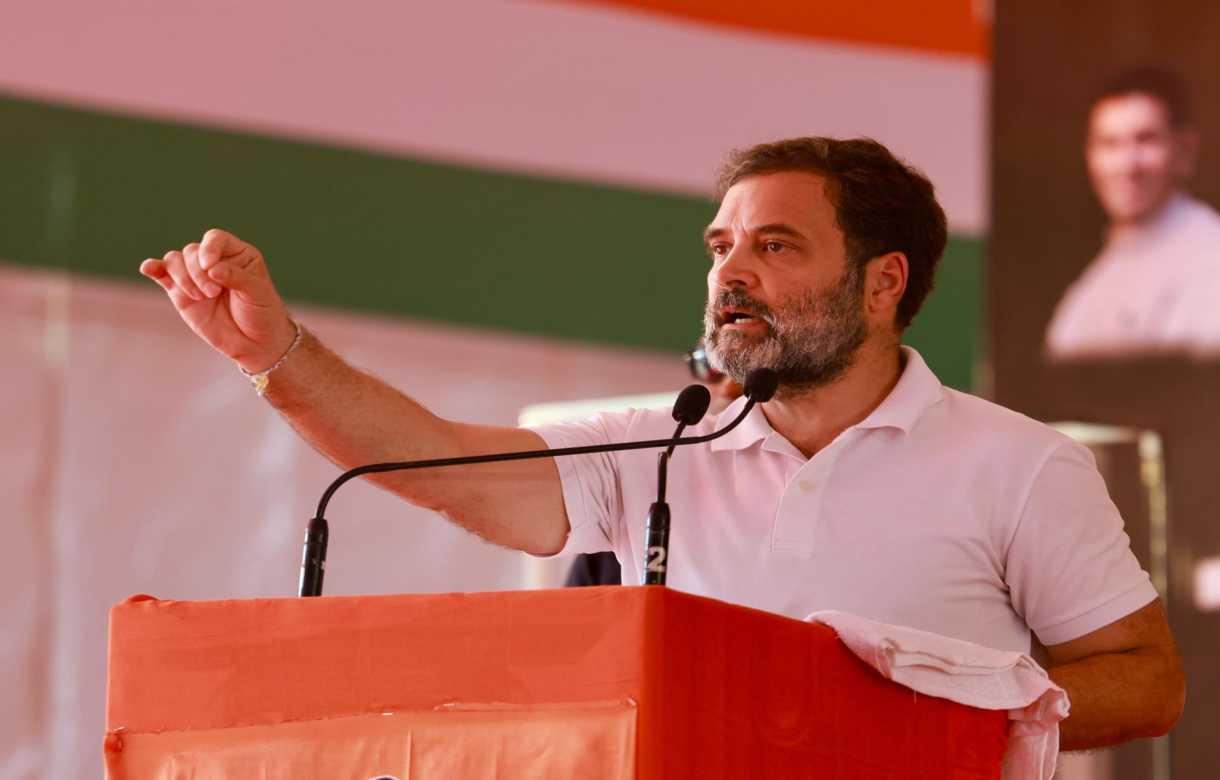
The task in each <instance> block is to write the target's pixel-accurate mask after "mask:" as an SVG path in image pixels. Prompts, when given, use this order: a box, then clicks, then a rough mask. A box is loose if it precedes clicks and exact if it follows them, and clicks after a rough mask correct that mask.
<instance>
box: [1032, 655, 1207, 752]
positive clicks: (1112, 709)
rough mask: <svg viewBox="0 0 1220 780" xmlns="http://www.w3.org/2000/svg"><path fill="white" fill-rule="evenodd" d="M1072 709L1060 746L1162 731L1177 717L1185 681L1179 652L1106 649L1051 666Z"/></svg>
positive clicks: (1105, 743)
mask: <svg viewBox="0 0 1220 780" xmlns="http://www.w3.org/2000/svg"><path fill="white" fill-rule="evenodd" d="M1049 672H1050V676H1051V679H1052V680H1054V681H1055V682H1056V683H1058V684H1059V685H1060V686H1061V687H1063V688H1064V689H1065V690H1066V691H1067V693H1068V697H1069V698H1070V700H1071V704H1072V710H1071V714H1070V715H1069V716H1068V718H1067V720H1065V721H1064V722H1063V723H1061V724H1060V738H1059V739H1060V748H1061V749H1062V750H1086V749H1089V748H1100V747H1106V746H1109V745H1116V744H1118V743H1120V742H1125V741H1127V740H1131V739H1138V738H1141V737H1155V736H1160V735H1161V734H1164V733H1166V732H1167V731H1168V730H1169V729H1170V728H1172V727H1173V724H1174V723H1175V722H1176V721H1177V718H1178V715H1179V714H1180V713H1181V709H1182V702H1183V696H1184V693H1183V682H1182V672H1181V668H1180V665H1179V663H1178V661H1177V655H1176V653H1173V652H1169V653H1167V652H1165V651H1164V650H1161V649H1147V650H1144V649H1141V650H1132V651H1128V652H1121V653H1106V654H1102V655H1094V656H1090V657H1088V658H1083V659H1081V660H1079V661H1075V662H1073V663H1069V664H1064V665H1062V666H1056V667H1052V668H1051V669H1050V670H1049Z"/></svg>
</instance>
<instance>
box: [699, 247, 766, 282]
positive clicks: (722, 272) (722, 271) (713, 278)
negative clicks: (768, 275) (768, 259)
mask: <svg viewBox="0 0 1220 780" xmlns="http://www.w3.org/2000/svg"><path fill="white" fill-rule="evenodd" d="M708 280H709V281H710V282H711V283H712V284H713V286H715V287H756V286H758V258H757V257H755V255H754V253H753V252H752V251H751V250H750V246H749V244H748V243H745V242H741V241H739V242H737V243H736V244H734V245H733V248H732V249H730V250H729V252H728V254H726V255H725V256H724V257H722V258H720V259H719V260H718V261H716V264H715V265H713V266H712V270H711V272H710V273H709V274H708Z"/></svg>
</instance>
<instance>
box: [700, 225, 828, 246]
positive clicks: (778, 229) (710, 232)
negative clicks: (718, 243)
mask: <svg viewBox="0 0 1220 780" xmlns="http://www.w3.org/2000/svg"><path fill="white" fill-rule="evenodd" d="M727 232H729V231H728V229H727V228H722V227H712V226H711V225H708V227H707V229H706V230H704V231H703V243H705V244H706V243H707V242H709V241H711V240H712V239H713V238H717V237H718V236H722V235H724V234H725V233H727ZM750 232H752V233H756V234H758V235H772V236H776V235H778V236H788V237H789V238H799V239H804V238H805V234H804V233H802V232H801V231H799V230H797V229H796V228H794V227H792V226H791V225H788V224H786V223H783V222H769V223H767V224H766V225H759V226H758V227H756V228H754V229H753V230H752V231H750Z"/></svg>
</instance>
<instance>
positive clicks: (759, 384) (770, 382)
mask: <svg viewBox="0 0 1220 780" xmlns="http://www.w3.org/2000/svg"><path fill="white" fill-rule="evenodd" d="M778 385H779V377H778V376H777V375H776V374H775V372H774V371H772V370H771V369H769V368H758V369H755V370H754V371H751V372H750V374H749V375H748V376H747V377H746V382H745V387H744V391H745V396H746V405H745V407H744V408H743V409H742V410H741V413H740V414H738V415H737V417H736V418H734V419H733V420H732V422H730V423H729V424H728V425H726V426H725V427H723V428H721V429H720V430H718V431H713V432H712V433H708V434H704V435H703V436H687V437H685V438H679V437H678V436H675V437H673V438H669V439H648V440H645V441H629V442H622V443H620V444H589V445H585V446H582V447H558V448H554V449H550V448H548V449H541V450H525V451H522V452H498V453H492V454H489V455H464V456H461V457H457V458H432V459H428V460H407V461H395V462H390V463H370V464H368V465H366V466H357V467H356V468H352V469H348V470H347V471H345V472H343V473H342V474H340V475H339V476H338V477H336V478H335V480H334V481H333V482H331V483H330V486H329V487H327V488H326V491H325V492H324V493H323V494H322V498H321V499H320V500H319V501H318V510H317V513H316V514H315V515H314V517H313V518H312V519H311V520H310V521H309V525H308V527H307V528H306V531H305V549H304V552H303V555H302V558H301V579H300V583H299V589H298V590H299V594H300V595H301V596H302V597H306V596H321V595H322V579H323V576H324V575H325V573H326V547H327V544H328V542H329V540H330V527H329V525H328V523H327V522H326V507H327V505H328V504H330V500H331V498H332V497H333V496H334V495H335V491H336V490H338V489H339V488H341V487H342V486H343V485H344V484H346V483H348V482H350V481H351V480H353V479H355V478H356V477H362V476H364V475H365V474H384V473H386V472H389V471H410V470H414V469H430V468H444V467H447V466H470V465H474V464H476V463H497V462H501V461H506V460H529V459H531V458H560V457H565V456H568V455H589V454H593V453H599V452H623V451H626V450H646V449H658V448H661V447H666V448H672V447H680V446H685V445H690V444H702V443H704V442H709V441H712V440H713V439H718V438H720V437H721V436H724V435H725V434H727V433H728V432H729V431H731V430H733V429H734V428H736V427H737V426H738V425H740V424H741V421H742V420H744V419H745V418H746V416H747V415H748V414H749V413H750V411H751V410H752V409H753V408H754V405H755V404H760V403H765V402H767V401H769V400H771V396H773V395H774V394H775V390H776V388H777V387H778ZM688 389H689V388H688ZM685 392H686V391H685V390H684V391H683V394H684V393H685ZM681 396H682V394H679V398H681ZM688 403H692V406H691V407H689V408H690V409H692V410H693V402H688ZM674 407H675V408H674V415H675V419H677V414H678V411H679V410H678V408H677V407H678V404H677V403H675V404H674ZM683 411H686V408H684V410H683ZM704 412H706V408H704V409H703V410H702V411H701V412H700V414H699V417H700V418H702V417H703V413H704ZM679 422H680V426H679V428H678V430H679V432H680V431H682V430H683V429H684V428H685V427H686V426H685V424H681V422H682V421H679Z"/></svg>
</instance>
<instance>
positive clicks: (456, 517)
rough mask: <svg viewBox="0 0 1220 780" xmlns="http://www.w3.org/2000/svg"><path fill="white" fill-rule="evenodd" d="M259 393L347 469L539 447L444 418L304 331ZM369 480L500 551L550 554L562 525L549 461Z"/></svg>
mask: <svg viewBox="0 0 1220 780" xmlns="http://www.w3.org/2000/svg"><path fill="white" fill-rule="evenodd" d="M266 398H267V400H268V401H269V402H270V403H271V404H272V405H273V406H274V407H275V408H276V409H277V410H278V411H279V412H280V414H282V415H283V416H284V418H285V419H286V420H287V421H288V422H289V424H290V425H292V427H293V428H294V429H295V430H296V431H297V432H298V433H299V434H300V435H301V436H302V438H304V439H305V440H306V441H307V442H309V444H310V445H311V446H313V447H314V448H315V449H316V450H318V451H319V452H321V453H322V454H323V455H325V456H326V457H327V458H329V459H330V460H331V461H333V462H334V463H335V464H337V465H338V466H340V467H341V468H344V469H347V468H352V467H354V466H359V465H364V464H367V463H374V462H380V461H394V460H415V459H424V458H448V457H458V456H464V455H473V454H482V453H487V452H496V451H514V450H528V449H537V448H540V447H542V446H544V445H543V442H542V440H541V439H540V437H538V436H537V434H534V433H532V432H530V431H526V430H519V429H516V428H496V427H490V426H471V425H463V424H459V423H453V422H450V421H447V420H444V419H442V418H440V417H438V416H436V415H435V414H433V413H432V412H430V411H428V410H427V409H425V408H424V407H423V406H422V405H421V404H419V403H417V402H416V401H414V400H413V399H411V398H409V397H407V396H406V395H404V394H403V393H401V392H399V391H398V390H396V389H394V388H393V387H391V386H389V385H388V384H386V383H385V382H383V381H381V380H379V379H377V378H376V377H374V376H372V375H370V374H367V373H365V372H363V371H360V370H358V369H356V368H354V367H352V366H350V365H348V364H347V363H346V362H345V361H343V360H342V359H341V358H340V357H339V356H337V355H336V354H335V353H333V352H332V351H330V350H329V349H328V348H327V347H326V346H325V345H324V344H322V343H321V342H320V341H319V340H318V339H317V338H316V337H314V336H313V335H312V334H310V333H309V332H308V331H306V332H305V335H304V336H303V340H302V343H301V345H300V347H299V348H298V349H297V350H296V351H295V352H294V353H293V354H292V355H291V357H290V359H289V360H286V361H285V362H284V364H283V365H282V366H281V367H280V368H279V369H277V370H276V371H275V372H274V373H273V374H272V375H271V381H270V383H269V384H268V387H267V392H266ZM368 479H370V480H371V481H373V482H375V483H376V484H378V485H380V486H381V487H383V488H385V489H387V490H389V491H391V492H393V493H395V494H397V495H399V496H400V497H402V498H404V499H406V500H407V501H409V502H411V503H413V504H416V505H418V506H423V507H426V508H428V509H432V510H435V511H437V512H440V513H442V514H444V515H445V516H446V517H448V518H449V519H450V520H452V521H453V522H455V523H457V524H459V525H462V526H463V527H465V528H467V529H468V530H471V531H473V532H474V533H477V534H478V535H480V536H482V537H484V538H486V539H488V540H489V541H492V542H494V543H496V544H501V545H504V546H507V547H513V548H516V549H521V550H525V551H528V552H535V553H548V552H553V551H554V550H556V549H558V547H559V546H561V545H562V542H563V538H564V535H565V534H566V531H567V520H566V513H564V511H563V505H562V496H561V494H560V492H559V486H558V473H557V471H556V469H555V466H554V464H553V462H551V461H547V460H536V461H520V462H516V463H503V464H486V465H480V466H468V467H457V468H449V469H424V470H418V471H403V472H394V473H387V474H381V475H374V476H370V477H368ZM531 507H532V508H533V511H531Z"/></svg>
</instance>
